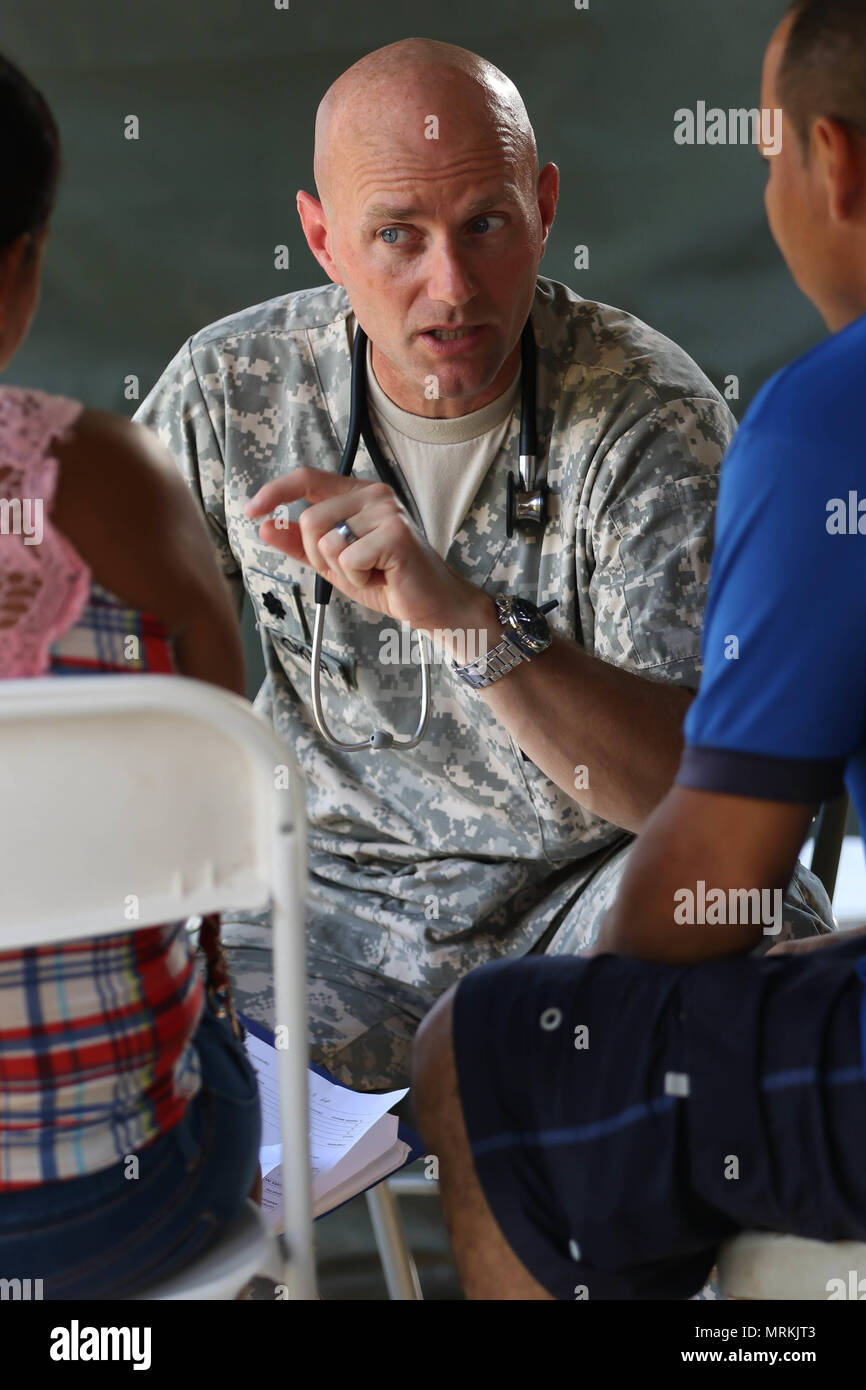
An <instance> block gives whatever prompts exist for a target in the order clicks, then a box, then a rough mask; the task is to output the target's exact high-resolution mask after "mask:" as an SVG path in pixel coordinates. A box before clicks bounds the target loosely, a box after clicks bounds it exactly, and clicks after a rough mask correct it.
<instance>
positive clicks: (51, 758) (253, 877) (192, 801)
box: [0, 676, 303, 950]
mask: <svg viewBox="0 0 866 1390" xmlns="http://www.w3.org/2000/svg"><path fill="white" fill-rule="evenodd" d="M281 764H282V765H285V766H286V769H287V770H286V774H285V775H284V776H283V778H282V779H280V777H279V773H278V767H279V766H280V765H281ZM288 765H289V757H288V754H287V752H286V750H285V749H284V748H283V746H282V745H281V744H280V743H279V742H278V741H277V739H276V737H275V736H274V734H273V732H272V730H270V729H269V728H268V727H267V726H266V725H264V724H263V723H261V721H259V720H258V719H257V718H256V717H255V715H253V714H252V712H251V710H250V708H249V706H248V705H246V704H245V702H244V701H242V700H240V699H237V698H235V697H233V696H230V695H227V694H224V693H223V692H222V691H219V690H215V689H213V688H212V687H210V686H207V685H203V684H201V683H200V682H198V681H186V680H182V679H179V678H176V677H169V676H103V677H100V678H98V679H97V678H95V677H90V676H84V677H70V678H63V679H46V680H36V681H32V680H31V681H6V682H3V683H2V684H0V806H2V807H3V816H2V823H0V949H2V950H8V949H13V948H15V947H18V946H24V945H33V944H35V943H36V942H37V941H39V940H47V941H59V940H66V939H70V938H73V937H76V936H99V935H102V934H104V933H106V932H116V931H118V930H131V929H132V928H133V927H135V926H138V925H143V924H146V923H153V922H161V921H167V920H171V919H172V918H180V917H183V916H186V915H189V914H192V913H198V912H207V911H212V910H214V909H216V908H219V907H226V906H229V905H231V906H232V907H248V908H257V907H263V906H264V905H265V904H266V903H267V901H268V896H269V889H270V886H271V874H272V864H271V856H272V853H273V848H274V847H273V830H274V828H275V821H276V820H279V821H282V822H289V823H290V824H291V825H292V829H293V830H295V831H296V832H298V833H300V832H302V827H303V805H302V802H300V800H299V797H298V794H297V793H298V786H299V779H298V777H297V775H291V773H293V772H294V769H291V771H289V767H288ZM280 781H281V786H280V789H279V790H278V783H280Z"/></svg>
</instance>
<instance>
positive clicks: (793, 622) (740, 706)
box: [676, 316, 866, 827]
mask: <svg viewBox="0 0 866 1390" xmlns="http://www.w3.org/2000/svg"><path fill="white" fill-rule="evenodd" d="M864 393H866V316H864V317H862V318H859V319H857V320H856V321H855V322H854V323H852V324H850V325H849V326H848V327H847V328H845V329H844V330H843V331H842V332H840V333H837V334H836V335H834V336H833V337H832V338H830V339H828V340H827V341H826V342H824V343H822V344H821V345H820V346H819V347H817V348H815V349H813V350H812V351H811V352H808V353H806V354H805V356H803V357H801V358H799V359H798V360H797V361H796V362H794V363H792V364H791V366H789V367H786V368H785V369H784V370H783V371H781V372H779V373H778V374H777V375H776V376H774V377H773V378H772V379H771V380H770V381H769V382H768V383H767V384H766V386H764V388H763V389H762V390H761V392H760V393H759V394H758V396H757V397H756V398H755V400H754V402H753V404H752V406H751V408H750V410H749V411H748V413H747V415H746V417H745V419H744V421H743V424H742V426H741V427H740V430H739V431H738V433H737V435H736V437H735V439H734V442H733V444H732V445H731V448H730V449H729V451H728V454H727V456H726V458H725V462H724V466H723V469H722V481H721V487H720V493H719V508H718V515H717V521H716V547H715V553H714V556H713V562H712V576H711V582H710V592H709V600H708V604H707V611H706V618H705V623H704V630H703V637H702V653H703V664H704V671H703V678H702V680H701V686H700V690H699V692H698V695H697V697H696V699H695V701H694V703H693V705H692V706H691V709H690V710H689V712H688V715H687V716H686V722H685V736H686V749H685V752H684V754H683V759H682V762H681V764H680V769H679V772H678V774H677V778H676V781H677V783H678V784H679V785H680V786H684V787H696V788H701V789H705V790H708V791H717V792H728V793H731V794H733V795H736V796H750V797H761V798H765V799H767V800H772V801H791V802H803V803H809V802H819V801H824V800H826V799H827V798H829V797H832V796H836V795H838V794H840V793H841V792H842V791H843V790H844V787H845V785H847V788H848V791H849V794H850V796H851V799H852V801H853V802H854V805H855V806H856V808H857V812H858V814H859V817H860V823H861V825H862V826H864V827H866V431H864Z"/></svg>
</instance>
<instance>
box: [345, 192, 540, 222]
mask: <svg viewBox="0 0 866 1390" xmlns="http://www.w3.org/2000/svg"><path fill="white" fill-rule="evenodd" d="M514 200H515V194H514V190H513V189H511V188H507V187H506V188H497V189H494V190H493V192H492V193H485V194H484V195H483V197H481V198H476V199H475V202H474V203H471V204H470V206H469V208H468V209H467V212H466V217H465V220H466V221H468V220H469V218H470V217H473V216H474V215H475V214H476V213H479V212H483V211H484V209H485V208H489V207H492V206H493V205H494V204H495V203H513V202H514ZM421 211H422V209H421V208H417V207H410V206H409V205H408V204H405V205H403V206H400V207H398V206H397V205H396V204H393V203H392V204H385V203H374V204H373V206H372V207H369V208H367V210H366V212H365V213H364V217H365V220H370V221H372V220H373V219H374V218H380V217H381V218H385V219H386V220H390V221H391V222H409V221H411V219H412V218H413V217H417V216H418V214H419V212H421Z"/></svg>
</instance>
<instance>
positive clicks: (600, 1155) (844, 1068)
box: [454, 938, 866, 1299]
mask: <svg viewBox="0 0 866 1390" xmlns="http://www.w3.org/2000/svg"><path fill="white" fill-rule="evenodd" d="M864 966H866V960H864V940H863V939H862V938H860V939H859V940H856V939H855V940H854V941H849V942H844V941H843V942H840V943H839V944H838V945H835V944H834V945H833V946H828V947H824V948H822V949H820V950H818V951H817V952H815V953H810V954H804V955H800V956H779V957H776V958H773V957H770V958H766V957H764V958H757V957H753V956H747V957H738V958H736V959H732V960H720V961H713V962H711V963H709V964H706V965H700V966H686V967H683V966H667V965H658V964H652V963H648V962H644V961H637V960H629V959H625V958H622V957H618V956H610V955H606V956H597V957H593V958H590V959H587V960H581V959H575V958H565V957H553V958H547V957H544V956H533V957H528V958H526V959H523V960H519V961H497V962H494V963H493V964H490V965H485V966H482V967H481V968H480V969H478V970H474V971H472V972H471V973H470V974H469V975H467V976H466V977H465V978H464V979H463V980H462V981H461V983H460V985H459V986H458V988H457V992H456V996H455V1001H454V1051H455V1056H456V1063H457V1074H458V1080H459V1089H460V1097H461V1101H462V1105H463V1114H464V1117H465V1122H466V1129H467V1133H468V1136H469V1142H470V1145H471V1149H472V1155H473V1160H474V1164H475V1170H476V1173H477V1175H478V1179H479V1181H480V1183H481V1186H482V1188H483V1190H484V1194H485V1196H486V1198H487V1201H488V1203H489V1205H490V1208H491V1210H492V1212H493V1214H494V1216H495V1218H496V1221H497V1223H498V1225H499V1227H500V1229H501V1231H502V1233H503V1235H504V1236H505V1238H506V1240H507V1241H508V1242H509V1244H510V1245H511V1247H512V1249H513V1250H514V1252H515V1254H516V1255H517V1256H518V1258H519V1259H520V1260H521V1262H522V1263H523V1264H524V1265H525V1266H526V1268H527V1269H528V1270H529V1272H530V1273H531V1274H532V1275H533V1276H534V1277H535V1278H536V1279H537V1280H538V1282H539V1283H541V1284H542V1285H543V1286H544V1287H545V1288H546V1289H547V1290H548V1291H549V1292H550V1293H551V1294H553V1295H554V1296H555V1297H556V1298H562V1299H576V1298H577V1299H583V1298H622V1299H636V1298H688V1297H690V1296H691V1295H693V1294H695V1293H696V1292H697V1291H698V1290H699V1289H700V1288H701V1286H702V1285H703V1284H704V1282H705V1281H706V1278H707V1275H708V1274H709V1272H710V1270H711V1269H712V1267H713V1264H714V1262H715V1258H716V1249H717V1246H718V1244H719V1242H720V1241H722V1240H724V1239H726V1238H727V1237H729V1236H731V1235H734V1234H735V1233H736V1232H738V1231H740V1230H744V1229H748V1230H760V1229H764V1230H770V1231H785V1232H790V1233H792V1234H795V1235H800V1236H804V1237H809V1238H813V1239H817V1240H842V1239H859V1240H864V1239H866V1077H864V1065H863V1058H864V1051H863V1037H862V1018H861V1014H862V1008H863V990H864V986H863V979H864V978H866V969H864ZM858 969H859V971H860V972H862V973H858Z"/></svg>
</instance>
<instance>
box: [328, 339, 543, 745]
mask: <svg viewBox="0 0 866 1390" xmlns="http://www.w3.org/2000/svg"><path fill="white" fill-rule="evenodd" d="M535 378H536V356H535V334H534V333H533V331H532V320H531V318H528V319H527V320H526V323H525V324H524V327H523V332H522V334H521V337H520V459H519V463H518V477H517V479H516V480H515V477H514V474H513V473H510V472H509V474H508V481H507V484H506V494H505V534H506V535H507V536H508V537H509V539H510V538H511V537H512V536H513V535H514V529H515V527H516V526H527V527H534V528H537V529H538V530H542V529H543V528H544V526H545V525H546V523H547V483H546V482H544V481H542V482H541V484H540V485H539V484H538V481H537V477H536V472H537V465H538V459H537V453H538V436H537V433H536V420H535ZM362 439H363V441H364V445H365V447H366V449H367V452H368V454H369V455H370V458H371V459H372V461H373V466H374V468H375V469H376V472H377V474H378V475H379V478H380V479H381V481H382V482H383V483H387V484H388V486H389V487H391V488H393V489H394V492H395V493H396V494H397V496H398V497H399V498H400V501H401V502H402V503H403V505H404V506H406V507H407V510H409V511H412V508H411V507H409V506H408V504H407V502H406V498H405V496H404V493H403V489H402V486H401V484H400V481H399V479H398V477H397V474H396V473H395V472H394V469H393V468H392V467H391V465H390V463H389V462H388V460H387V459H386V458H385V456H384V454H383V453H382V450H381V449H380V448H379V445H378V442H377V440H376V436H375V434H374V433H373V428H372V425H371V424H370V411H369V406H368V403H367V335H366V333H365V332H364V330H363V328H361V326H360V324H356V327H355V339H354V342H353V344H352V384H351V405H350V410H349V433H348V435H347V437H346V444H345V448H344V449H343V456H342V458H341V459H340V473H341V474H342V476H343V477H344V478H348V477H349V476H350V475H351V472H352V469H353V467H354V465H355V455H356V454H357V452H358V444H359V443H360V441H361V440H362ZM345 525H346V524H345V523H344V526H345ZM337 529H340V528H337ZM345 534H346V538H347V539H351V529H350V528H349V527H348V526H346V531H345ZM332 592H333V585H332V584H330V583H329V582H328V581H327V580H326V579H323V578H322V576H321V575H316V585H315V595H314V596H315V603H316V617H315V624H314V627H313V647H312V652H311V654H310V655H311V669H310V694H311V700H312V706H313V714H314V715H315V719H316V724H317V725H318V728H319V733H320V734H321V735H322V737H323V738H324V739H325V741H326V742H327V743H329V744H330V745H331V747H332V748H337V749H339V750H340V751H341V752H343V753H358V752H361V751H363V750H365V749H370V748H375V749H383V748H399V749H408V748H414V747H415V745H416V744H418V743H420V742H421V740H422V738H423V737H424V734H425V732H426V730H427V723H428V720H429V718H430V664H429V659H428V655H427V649H426V647H425V644H424V637H423V635H422V634H421V633H420V632H416V634H415V636H416V638H417V641H418V648H419V655H420V658H421V713H420V715H419V718H418V723H417V725H416V728H415V732H414V733H413V734H412V735H411V737H410V738H406V739H400V738H396V737H395V736H394V735H393V734H390V733H388V732H387V730H384V729H375V730H374V731H373V733H372V734H370V736H369V738H366V739H363V740H362V741H361V742H358V743H344V742H342V740H340V739H338V738H335V737H334V735H333V734H332V733H331V731H330V729H329V728H328V725H327V723H326V721H325V716H324V711H323V709H322V695H321V685H320V663H321V656H322V640H323V637H324V630H325V610H326V608H327V606H328V603H329V602H330V599H331V594H332Z"/></svg>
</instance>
